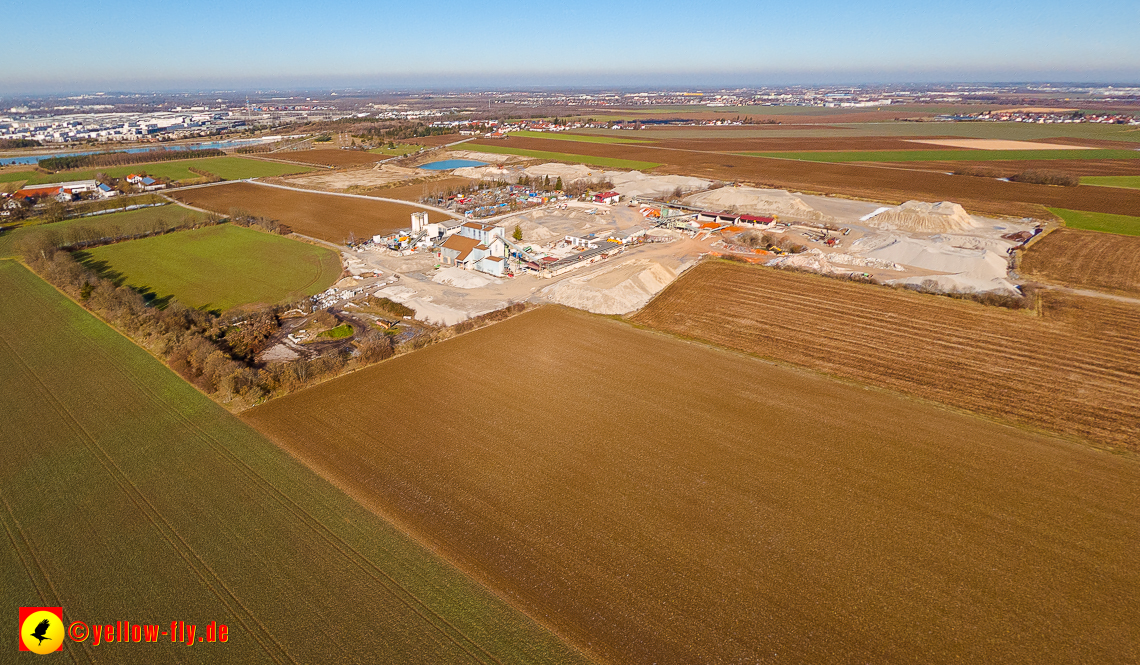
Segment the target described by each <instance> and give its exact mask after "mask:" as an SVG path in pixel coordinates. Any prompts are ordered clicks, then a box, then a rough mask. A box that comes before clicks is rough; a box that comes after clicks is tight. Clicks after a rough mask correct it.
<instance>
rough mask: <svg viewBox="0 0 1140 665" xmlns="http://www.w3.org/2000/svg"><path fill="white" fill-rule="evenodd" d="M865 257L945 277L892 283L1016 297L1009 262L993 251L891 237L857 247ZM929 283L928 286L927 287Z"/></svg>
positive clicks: (929, 277) (924, 277)
mask: <svg viewBox="0 0 1140 665" xmlns="http://www.w3.org/2000/svg"><path fill="white" fill-rule="evenodd" d="M856 245H857V246H859V245H862V246H860V247H859V250H860V251H861V252H862V254H863V256H865V257H867V258H871V259H879V260H882V261H890V262H893V263H899V264H902V265H904V266H910V267H912V268H920V269H922V270H930V271H935V272H940V273H948V274H945V275H929V276H922V277H908V278H904V279H901V280H895V281H894V282H892V283H908V284H924V285H926V286H929V287H930V288H934V289H936V290H941V291H966V290H972V291H1000V292H1006V293H1016V290H1015V289H1014V286H1013V284H1012V283H1011V282H1010V281H1009V279H1008V269H1009V261H1008V259H1007V258H1006V256H1005V255H1004V254H1003V253H1001V252H995V251H993V250H990V249H963V248H961V247H953V246H951V245H947V244H945V243H939V242H932V241H930V240H920V239H917V238H909V237H906V236H897V235H894V236H889V237H887V238H884V239H879V240H876V241H874V242H873V243H870V244H863V243H856ZM927 282H929V284H927Z"/></svg>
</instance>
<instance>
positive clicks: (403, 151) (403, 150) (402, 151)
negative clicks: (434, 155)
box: [368, 143, 423, 156]
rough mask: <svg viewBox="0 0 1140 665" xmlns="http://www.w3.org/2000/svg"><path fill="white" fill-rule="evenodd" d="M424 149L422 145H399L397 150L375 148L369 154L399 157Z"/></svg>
mask: <svg viewBox="0 0 1140 665" xmlns="http://www.w3.org/2000/svg"><path fill="white" fill-rule="evenodd" d="M422 148H423V146H422V145H415V144H408V143H397V144H396V147H395V148H388V147H383V148H373V149H371V150H369V151H368V152H370V153H372V154H373V155H391V156H399V155H407V154H410V153H413V152H417V151H419V150H420V149H422Z"/></svg>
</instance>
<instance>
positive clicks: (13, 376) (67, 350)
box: [0, 261, 583, 663]
mask: <svg viewBox="0 0 1140 665" xmlns="http://www.w3.org/2000/svg"><path fill="white" fill-rule="evenodd" d="M0 312H3V313H4V316H3V317H0V404H2V405H3V406H4V413H3V426H2V427H0V499H2V501H0V523H2V528H0V533H2V534H3V535H4V539H3V543H4V544H3V546H0V600H3V602H4V605H5V606H6V607H8V608H16V607H20V606H61V607H63V611H64V618H65V620H66V621H68V622H70V621H84V622H87V623H88V624H89V625H93V624H100V625H102V624H108V623H113V622H115V621H118V620H123V619H126V620H130V621H131V622H132V623H135V624H147V623H153V624H159V626H160V628H159V630H169V625H170V624H169V622H170V621H172V620H182V621H185V622H186V624H187V626H189V625H190V624H197V634H198V635H199V636H202V635H203V632H204V630H205V627H206V624H207V623H208V622H210V621H216V622H218V623H219V624H225V625H226V626H227V627H228V628H229V639H228V641H227V642H226V643H224V644H222V643H213V644H210V643H197V644H194V645H193V646H188V645H182V644H172V643H171V640H170V637H169V636H162V637H159V639H158V642H157V643H154V644H146V643H143V644H132V643H128V644H121V643H100V644H99V645H98V646H94V645H93V640H92V639H88V640H87V641H86V642H83V643H77V642H72V641H70V640H65V643H64V647H63V650H64V651H65V652H70V653H69V654H67V657H62V656H61V657H62V658H63V660H65V661H67V662H114V663H155V662H174V661H179V662H195V663H204V662H233V663H246V662H257V663H262V662H266V663H269V662H277V663H284V662H293V663H301V662H305V663H308V662H312V663H334V662H336V663H412V662H421V663H496V662H498V663H508V662H512V663H514V662H535V663H580V662H583V659H582V658H581V656H580V655H578V654H577V652H575V651H572V650H571V649H569V648H568V647H566V646H564V645H563V644H562V643H561V642H559V641H558V640H557V639H556V638H555V637H554V636H553V635H552V634H550V633H549V632H548V631H546V630H544V629H542V628H541V627H539V626H538V625H537V624H535V623H534V622H533V621H531V620H530V619H528V618H526V617H525V616H523V615H521V614H520V613H518V612H517V611H515V610H513V609H512V608H510V607H509V606H508V605H507V604H506V603H505V602H503V601H502V600H500V599H498V597H496V596H494V595H493V594H491V593H490V592H488V591H487V590H485V589H484V588H483V587H481V586H479V585H478V584H476V583H474V582H472V581H471V580H470V579H468V578H467V577H466V576H464V575H463V574H461V573H460V572H459V571H457V570H456V569H455V568H453V567H451V566H450V565H448V564H447V563H445V562H443V561H442V560H441V559H439V558H438V557H436V556H435V555H434V554H432V553H431V552H430V551H429V550H427V549H426V548H424V547H423V546H421V545H419V544H418V543H416V542H415V541H413V540H411V539H410V538H408V537H407V536H405V535H404V534H403V533H401V532H400V531H398V530H397V529H396V528H395V527H393V526H392V525H391V524H389V523H388V522H386V521H384V520H382V519H380V518H378V517H377V516H376V515H375V514H373V513H371V512H369V511H368V510H366V509H365V508H363V507H361V506H360V505H359V504H358V503H356V502H355V501H353V500H352V499H350V498H349V497H348V496H347V495H346V494H344V493H343V492H342V491H340V490H339V489H337V488H336V487H334V486H332V485H330V484H329V483H327V482H326V481H324V480H323V479H321V478H320V477H319V476H318V475H316V474H315V473H313V472H312V471H310V470H309V469H308V468H306V467H305V466H303V465H302V464H301V463H299V462H298V461H296V460H295V459H294V458H293V457H292V456H290V455H289V454H287V453H285V452H284V451H282V450H280V449H279V448H277V447H276V446H274V445H273V444H272V443H271V442H270V441H268V440H266V439H265V438H264V437H262V436H261V435H259V434H258V433H257V432H255V431H254V430H252V429H251V428H249V427H248V426H246V425H245V424H243V423H242V422H241V421H239V420H238V419H237V418H235V417H234V416H232V415H231V414H229V413H227V412H226V411H225V410H224V409H222V408H221V407H220V406H218V405H216V404H214V403H213V402H211V401H209V400H208V399H206V398H205V397H204V396H202V394H200V393H199V392H197V391H196V390H194V389H193V388H192V387H191V386H190V385H189V384H187V383H186V382H184V381H183V380H182V379H180V378H179V377H178V376H177V375H175V374H174V373H173V372H171V371H170V370H169V369H167V368H166V367H164V366H163V365H162V364H160V363H159V362H158V361H157V360H155V359H154V358H153V357H152V356H150V355H149V354H147V353H146V352H145V351H143V350H142V349H140V348H139V347H137V346H135V345H134V344H132V343H131V342H130V341H129V340H127V339H126V338H125V337H123V336H122V335H120V334H119V333H117V332H115V331H114V330H113V329H111V328H110V327H108V326H107V325H105V324H103V323H102V322H101V321H99V320H98V319H97V318H95V317H94V316H92V315H90V314H89V313H87V312H86V311H84V310H83V309H81V308H80V307H79V306H78V305H76V304H74V303H73V302H71V301H70V300H68V299H67V298H65V297H64V296H62V295H61V294H60V293H59V292H58V291H56V290H55V289H53V288H52V287H51V286H49V285H48V284H46V283H45V282H43V281H42V280H40V279H39V278H37V277H36V276H35V275H33V274H32V273H30V272H29V271H28V270H26V269H25V268H23V267H22V266H20V265H19V264H17V263H15V262H13V261H0ZM16 616H17V615H16V612H15V610H12V611H11V612H5V613H4V617H3V618H2V619H0V629H2V630H4V631H5V632H6V634H7V635H10V636H15V635H17V634H18V628H17V627H16V625H15V624H16ZM9 648H10V649H11V650H12V651H13V652H15V649H16V646H15V645H14V644H12V645H11V646H10V647H9ZM11 657H12V658H13V660H12V661H9V662H15V661H16V660H18V659H17V658H16V657H15V656H11ZM32 658H33V659H34V656H33V657H32ZM29 662H31V661H29Z"/></svg>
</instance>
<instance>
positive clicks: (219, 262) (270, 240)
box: [82, 224, 341, 311]
mask: <svg viewBox="0 0 1140 665" xmlns="http://www.w3.org/2000/svg"><path fill="white" fill-rule="evenodd" d="M82 259H83V261H84V262H85V263H87V264H88V265H90V266H92V267H94V268H96V269H98V270H100V271H101V272H104V273H107V274H113V273H117V274H118V275H120V276H121V277H122V279H123V280H124V282H125V283H126V284H128V285H130V286H131V287H133V288H135V289H138V290H140V291H142V292H144V293H147V294H153V295H154V297H155V298H169V297H173V298H175V299H177V300H178V301H179V302H181V303H182V304H184V305H187V306H189V307H196V308H205V309H210V310H220V311H225V310H228V309H230V308H232V307H237V306H238V305H246V304H251V303H269V304H272V303H279V302H286V301H289V300H293V299H296V298H300V297H303V296H311V295H314V294H316V293H320V292H321V291H324V290H325V289H327V288H328V287H329V286H331V285H332V283H333V282H335V281H336V280H337V278H339V277H340V272H341V265H340V259H339V257H338V256H337V254H336V252H334V251H332V250H330V249H325V248H323V247H316V246H314V245H309V244H306V243H303V242H300V241H298V240H293V239H290V238H285V237H283V236H278V235H272V234H270V233H264V232H262V231H255V230H253V229H248V228H243V227H240V226H233V225H231V224H220V225H218V226H210V227H206V228H201V229H195V230H191V231H177V232H174V233H169V234H167V235H162V236H156V237H153V238H143V239H141V240H131V241H129V242H121V243H118V244H114V245H106V246H104V247H96V248H94V249H92V250H90V251H87V252H83V253H82Z"/></svg>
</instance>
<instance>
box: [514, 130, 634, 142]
mask: <svg viewBox="0 0 1140 665" xmlns="http://www.w3.org/2000/svg"><path fill="white" fill-rule="evenodd" d="M510 136H520V137H522V138H527V139H547V140H550V141H575V142H577V143H646V141H639V140H637V139H624V138H620V137H617V136H597V135H594V134H569V133H566V132H532V131H529V130H523V131H519V132H511V133H510Z"/></svg>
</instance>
